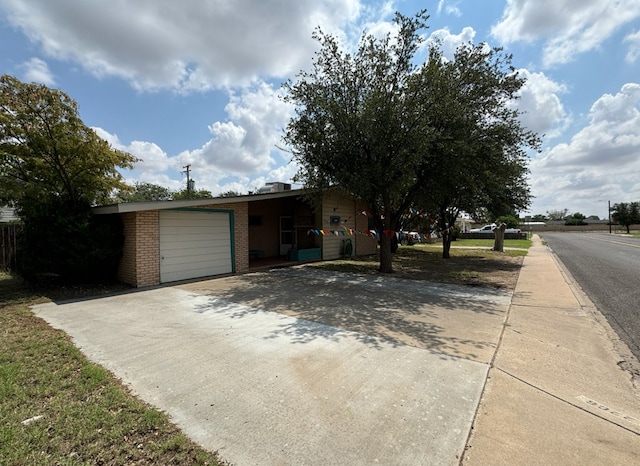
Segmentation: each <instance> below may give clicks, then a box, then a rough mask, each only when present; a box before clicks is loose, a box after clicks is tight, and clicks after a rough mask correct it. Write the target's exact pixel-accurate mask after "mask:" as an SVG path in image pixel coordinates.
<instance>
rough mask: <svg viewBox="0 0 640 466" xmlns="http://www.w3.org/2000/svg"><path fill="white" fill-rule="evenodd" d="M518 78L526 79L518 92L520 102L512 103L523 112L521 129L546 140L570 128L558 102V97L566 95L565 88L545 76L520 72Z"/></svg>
mask: <svg viewBox="0 0 640 466" xmlns="http://www.w3.org/2000/svg"><path fill="white" fill-rule="evenodd" d="M518 74H519V75H520V76H521V77H523V78H525V79H526V83H525V85H524V86H523V87H522V89H521V90H520V94H519V96H520V98H519V99H518V100H517V101H515V102H514V106H515V107H517V108H518V110H519V111H520V112H522V114H521V115H520V121H521V122H522V125H523V126H524V127H525V128H527V129H528V130H530V131H534V132H535V133H537V134H539V135H540V136H542V135H545V136H546V138H553V137H556V136H559V135H560V134H561V133H562V132H563V130H564V129H566V127H567V125H568V124H569V116H568V115H567V112H566V110H565V108H564V106H563V105H562V101H561V99H560V95H561V94H563V93H565V92H566V91H567V89H566V87H565V86H564V85H562V84H558V83H556V82H554V81H553V80H551V79H550V78H549V77H547V76H546V75H545V74H544V73H532V72H530V71H529V70H526V69H520V70H518Z"/></svg>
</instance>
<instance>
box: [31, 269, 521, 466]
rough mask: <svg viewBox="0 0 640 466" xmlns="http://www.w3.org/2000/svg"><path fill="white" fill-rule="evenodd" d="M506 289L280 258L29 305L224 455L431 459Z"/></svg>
mask: <svg viewBox="0 0 640 466" xmlns="http://www.w3.org/2000/svg"><path fill="white" fill-rule="evenodd" d="M510 298H511V295H510V294H509V293H504V292H496V291H491V290H478V289H474V290H471V292H470V290H468V289H465V288H461V287H455V286H444V285H429V284H425V283H423V282H408V281H406V280H397V279H393V278H391V277H384V279H380V278H378V277H366V276H355V275H342V274H335V273H327V272H322V271H312V270H307V269H286V270H284V269H283V270H273V271H269V272H263V273H254V274H247V275H243V276H234V277H227V278H220V279H216V280H209V281H202V282H196V283H191V284H188V285H181V286H174V287H165V288H158V289H152V290H147V291H139V292H133V293H128V294H123V295H118V296H111V297H105V298H100V299H93V300H87V301H78V302H69V303H59V304H55V303H47V304H43V305H38V306H35V307H34V311H35V312H36V314H37V315H39V316H40V317H42V318H43V319H45V320H46V321H47V322H49V323H50V324H51V325H52V326H53V327H55V328H59V329H62V330H64V331H65V332H66V333H68V334H69V335H70V336H71V337H72V339H73V341H74V343H75V344H76V345H77V346H78V347H80V348H81V349H82V351H83V352H84V353H85V354H86V355H87V356H88V357H89V358H90V359H91V360H93V361H95V362H97V363H99V364H101V365H103V366H104V367H106V368H107V369H109V370H111V371H112V372H113V373H114V374H115V375H116V376H117V377H119V378H120V379H121V380H122V381H123V382H124V383H126V384H127V385H128V386H130V388H131V389H132V391H133V392H134V393H136V394H137V395H138V396H139V397H140V398H142V399H143V400H145V401H147V402H149V403H151V404H153V405H154V406H156V407H157V408H159V409H161V410H163V411H165V412H166V413H168V414H169V415H170V416H171V418H172V420H173V421H174V422H175V423H176V424H177V425H178V426H179V427H180V428H181V429H182V430H183V431H184V432H185V434H186V435H188V436H189V437H190V438H192V439H193V440H195V441H197V442H198V443H200V444H201V445H202V446H204V447H205V448H207V449H210V450H217V451H218V452H219V453H220V455H221V457H222V458H223V459H225V460H227V461H229V462H231V463H234V464H237V465H254V464H255V465H257V464H259V465H288V464H291V465H305V464H351V465H359V464H362V465H364V464H366V465H370V464H376V463H378V464H407V465H415V464H424V465H428V464H434V465H435V464H437V465H443V464H458V462H459V456H460V454H461V453H462V451H463V449H464V446H465V442H466V440H467V436H468V434H469V430H470V428H471V423H472V421H473V418H474V415H475V412H476V408H477V406H478V402H479V399H480V396H481V393H482V389H483V386H484V383H485V380H486V376H487V372H488V365H489V362H490V360H491V357H492V356H493V353H494V352H495V347H496V345H497V342H498V339H499V334H500V329H501V324H502V322H503V321H504V317H505V315H506V311H507V309H508V306H509V303H510ZM303 316H304V318H303ZM327 322H329V323H330V325H327ZM463 335H466V336H463Z"/></svg>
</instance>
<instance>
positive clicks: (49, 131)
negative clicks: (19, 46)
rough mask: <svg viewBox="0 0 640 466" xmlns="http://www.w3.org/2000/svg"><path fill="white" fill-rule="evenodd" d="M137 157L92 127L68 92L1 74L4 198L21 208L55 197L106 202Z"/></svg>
mask: <svg viewBox="0 0 640 466" xmlns="http://www.w3.org/2000/svg"><path fill="white" fill-rule="evenodd" d="M135 161H136V159H135V158H134V157H133V156H132V155H130V154H128V153H126V152H122V151H119V150H115V149H113V148H111V147H110V146H109V144H108V143H107V142H106V141H104V140H103V139H101V138H100V137H98V135H97V134H96V133H95V132H94V131H93V130H92V129H91V128H89V127H87V126H86V125H85V124H84V123H83V121H82V120H81V119H80V116H79V114H78V108H77V104H76V102H75V101H74V100H72V99H71V98H70V97H69V96H68V95H67V94H65V93H64V92H62V91H60V90H57V89H50V88H48V87H47V86H44V85H40V84H34V83H31V84H27V83H23V82H21V81H19V80H18V79H16V78H14V77H12V76H9V75H3V76H2V77H0V181H1V183H0V200H1V201H4V202H9V203H14V204H16V205H17V206H18V208H19V209H20V208H24V207H25V204H26V203H28V202H29V201H41V200H43V199H48V198H52V197H55V198H57V197H61V198H63V199H65V200H66V201H67V202H68V203H69V204H70V205H77V204H80V203H89V204H97V203H101V202H104V201H106V200H107V199H108V198H109V196H110V195H111V192H112V191H113V190H114V189H118V188H125V186H126V185H125V184H124V183H123V181H122V176H121V175H120V173H119V172H118V168H132V167H133V164H134V162H135Z"/></svg>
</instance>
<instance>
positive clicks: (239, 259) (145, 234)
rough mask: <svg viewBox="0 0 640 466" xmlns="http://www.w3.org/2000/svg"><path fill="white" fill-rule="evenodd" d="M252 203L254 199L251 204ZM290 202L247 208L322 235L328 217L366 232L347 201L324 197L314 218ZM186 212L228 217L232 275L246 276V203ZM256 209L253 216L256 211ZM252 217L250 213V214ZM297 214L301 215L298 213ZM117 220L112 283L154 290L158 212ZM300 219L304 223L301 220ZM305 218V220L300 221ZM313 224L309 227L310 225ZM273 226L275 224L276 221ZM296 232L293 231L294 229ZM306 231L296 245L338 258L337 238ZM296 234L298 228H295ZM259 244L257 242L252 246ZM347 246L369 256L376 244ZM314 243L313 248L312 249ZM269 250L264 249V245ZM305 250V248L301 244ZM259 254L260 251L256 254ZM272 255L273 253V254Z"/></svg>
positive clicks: (273, 236) (357, 241)
mask: <svg viewBox="0 0 640 466" xmlns="http://www.w3.org/2000/svg"><path fill="white" fill-rule="evenodd" d="M256 200H257V199H256ZM293 200H294V198H293V197H290V198H289V199H288V200H287V198H283V199H282V200H275V199H274V200H272V201H273V202H274V203H278V204H274V205H270V204H265V205H261V206H258V205H257V204H256V205H255V206H254V207H253V209H254V211H256V212H259V213H260V214H265V215H266V216H268V217H274V218H276V219H279V218H280V216H281V215H283V214H284V213H287V214H288V215H293V216H294V217H295V218H296V221H298V222H300V221H303V220H304V221H303V223H304V222H314V223H316V225H321V228H322V229H332V228H336V225H333V224H331V222H330V220H331V217H332V216H336V215H337V216H339V217H340V227H341V228H349V229H355V230H357V231H359V232H363V231H366V230H367V229H368V227H367V217H366V215H362V214H361V213H362V209H361V208H359V206H358V205H357V204H356V203H355V202H354V201H353V200H352V199H349V198H346V197H343V196H339V195H336V193H331V194H328V195H327V197H326V198H325V199H324V200H323V202H322V208H321V209H319V211H318V212H316V214H315V216H313V215H309V214H310V213H311V211H309V212H308V213H305V214H304V215H302V214H301V213H300V212H297V211H296V209H295V204H292V202H293ZM184 208H187V209H210V210H218V211H231V212H232V216H231V221H232V222H233V235H232V238H231V241H232V245H233V259H234V271H235V273H244V272H247V271H248V270H249V250H250V249H251V248H250V238H249V230H250V228H249V202H248V201H243V202H224V203H219V204H218V203H215V204H208V205H198V206H191V207H189V206H186V207H184ZM256 209H257V210H256ZM256 212H253V213H254V214H255V213H256ZM301 212H302V211H301ZM119 215H120V216H121V219H122V222H123V225H124V230H123V231H124V237H125V239H124V246H123V254H122V258H121V260H120V264H119V268H118V279H119V280H120V281H122V282H123V283H127V284H129V285H132V286H135V287H143V286H154V285H158V284H160V210H140V211H133V212H122V213H120V214H119ZM303 217H304V218H303ZM306 217H309V219H306ZM314 218H315V221H314ZM278 222H279V220H278ZM278 222H276V224H275V225H276V227H275V229H274V230H273V232H269V233H265V235H266V237H267V238H265V239H266V240H268V241H273V242H274V243H273V244H274V245H275V246H274V247H276V248H277V245H278V244H279V240H280V238H279V236H280V233H279V230H278V225H279V223H278ZM298 226H299V225H298ZM309 227H311V225H307V224H306V223H305V224H304V228H302V227H301V228H302V229H301V231H299V232H298V236H299V240H300V241H302V240H304V241H307V242H313V243H314V245H313V246H314V247H318V246H320V247H322V249H323V259H325V260H326V259H335V258H337V257H340V255H341V248H342V247H343V246H342V244H343V243H342V240H343V239H346V238H343V237H337V236H333V235H332V236H329V237H327V236H322V237H319V238H310V237H308V235H307V230H308V228H309ZM299 229H300V228H299ZM259 239H262V238H261V237H260V236H258V237H257V238H254V241H258V240H259ZM348 239H350V240H351V241H352V244H353V251H354V253H355V254H357V255H362V254H372V253H375V252H376V247H377V243H376V241H375V239H373V238H370V237H368V236H365V235H363V234H355V235H351V236H349V237H348ZM315 243H317V244H315ZM269 244H270V243H269ZM305 247H308V245H306V244H305ZM259 249H260V248H259ZM275 253H276V254H277V253H279V251H277V250H275Z"/></svg>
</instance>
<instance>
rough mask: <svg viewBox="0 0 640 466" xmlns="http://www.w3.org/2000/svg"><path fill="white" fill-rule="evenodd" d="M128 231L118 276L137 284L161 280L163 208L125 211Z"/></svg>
mask: <svg viewBox="0 0 640 466" xmlns="http://www.w3.org/2000/svg"><path fill="white" fill-rule="evenodd" d="M121 218H122V223H123V226H124V228H123V232H124V245H123V248H122V258H121V259H120V265H119V267H118V280H120V281H121V282H123V283H127V284H129V285H133V286H135V287H141V286H152V285H157V284H159V283H160V222H159V218H160V215H159V211H157V210H152V211H142V212H131V213H126V214H121Z"/></svg>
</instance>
